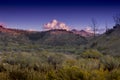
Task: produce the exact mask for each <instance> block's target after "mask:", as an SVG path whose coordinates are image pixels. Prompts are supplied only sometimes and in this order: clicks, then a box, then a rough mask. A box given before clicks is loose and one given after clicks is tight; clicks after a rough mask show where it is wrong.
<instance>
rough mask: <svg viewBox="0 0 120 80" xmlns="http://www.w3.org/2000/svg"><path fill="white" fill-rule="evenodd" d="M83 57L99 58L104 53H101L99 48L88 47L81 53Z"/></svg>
mask: <svg viewBox="0 0 120 80" xmlns="http://www.w3.org/2000/svg"><path fill="white" fill-rule="evenodd" d="M81 56H82V57H83V58H95V59H98V58H100V57H101V56H102V53H100V52H99V51H98V50H94V49H88V50H86V51H85V52H83V53H82V54H81Z"/></svg>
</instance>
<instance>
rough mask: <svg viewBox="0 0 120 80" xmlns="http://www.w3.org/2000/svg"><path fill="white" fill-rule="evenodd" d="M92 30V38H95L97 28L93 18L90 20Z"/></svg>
mask: <svg viewBox="0 0 120 80" xmlns="http://www.w3.org/2000/svg"><path fill="white" fill-rule="evenodd" d="M92 28H93V36H94V38H95V36H96V31H97V30H98V26H97V21H96V20H95V19H94V18H92Z"/></svg>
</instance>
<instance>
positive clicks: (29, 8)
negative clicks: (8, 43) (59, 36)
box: [0, 0, 120, 31]
mask: <svg viewBox="0 0 120 80" xmlns="http://www.w3.org/2000/svg"><path fill="white" fill-rule="evenodd" d="M118 2H119V1H117V0H116V1H110V2H108V1H107V0H106V1H105V0H104V1H99V0H97V1H95V0H89V1H87V0H73V1H67V0H66V1H65V0H51V1H50V0H49V1H47V0H44V1H41V0H40V1H39V0H33V1H30V0H29V1H27V0H26V1H24V0H18V1H15V0H11V1H9V0H4V1H2V2H1V3H0V23H3V24H5V25H6V26H7V27H9V28H18V29H34V30H38V31H41V30H42V27H43V24H46V23H48V22H50V21H51V20H53V19H56V20H58V21H61V22H64V23H65V24H66V25H68V26H70V27H71V28H75V29H81V28H85V27H87V26H91V19H92V18H94V19H96V21H97V25H98V26H99V28H101V29H102V28H104V27H105V24H106V23H107V24H108V26H109V27H112V26H113V25H114V21H113V18H112V17H113V16H114V15H116V14H118V13H120V5H119V4H118Z"/></svg>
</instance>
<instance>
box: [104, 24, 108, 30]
mask: <svg viewBox="0 0 120 80" xmlns="http://www.w3.org/2000/svg"><path fill="white" fill-rule="evenodd" d="M105 29H106V32H107V31H108V24H107V22H106V23H105Z"/></svg>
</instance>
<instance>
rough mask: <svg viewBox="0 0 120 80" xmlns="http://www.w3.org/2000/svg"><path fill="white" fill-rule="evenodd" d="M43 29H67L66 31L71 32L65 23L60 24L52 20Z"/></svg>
mask: <svg viewBox="0 0 120 80" xmlns="http://www.w3.org/2000/svg"><path fill="white" fill-rule="evenodd" d="M43 28H44V29H45V30H51V29H65V30H67V31H68V30H70V28H69V27H68V26H67V25H66V24H65V23H63V22H59V21H57V20H55V19H54V20H52V21H51V22H49V23H47V24H44V25H43Z"/></svg>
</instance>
